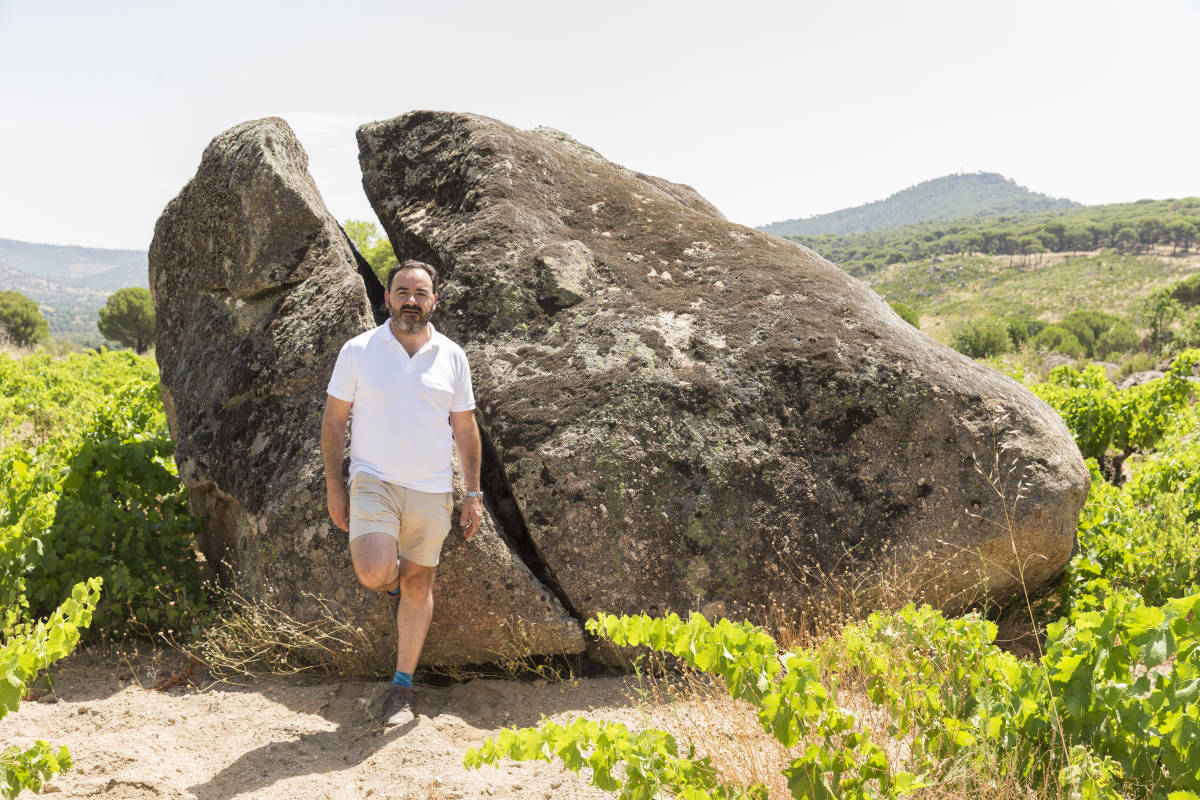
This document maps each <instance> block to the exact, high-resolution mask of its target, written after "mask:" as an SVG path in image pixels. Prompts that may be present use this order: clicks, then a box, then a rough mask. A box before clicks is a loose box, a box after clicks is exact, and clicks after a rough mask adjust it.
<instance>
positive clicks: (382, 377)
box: [328, 322, 475, 492]
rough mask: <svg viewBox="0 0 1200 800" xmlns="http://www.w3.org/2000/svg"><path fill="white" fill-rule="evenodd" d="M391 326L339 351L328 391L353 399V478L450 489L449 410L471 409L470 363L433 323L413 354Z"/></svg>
mask: <svg viewBox="0 0 1200 800" xmlns="http://www.w3.org/2000/svg"><path fill="white" fill-rule="evenodd" d="M388 325H389V323H388V322H385V323H383V324H382V325H380V326H379V327H378V328H375V329H374V330H369V331H367V332H366V333H361V334H359V335H358V336H355V337H354V338H353V339H351V340H350V341H348V342H346V344H344V345H343V346H342V351H341V352H340V353H338V358H337V364H336V365H334V368H333V377H332V378H330V380H329V388H328V392H329V394H331V395H333V396H334V397H336V398H338V399H339V400H346V401H348V402H351V403H353V404H354V408H353V410H352V412H351V413H352V421H351V423H350V478H351V479H353V478H354V476H355V475H356V474H357V473H359V472H366V473H369V474H371V475H374V476H375V477H376V478H378V479H379V480H381V481H385V482H386V483H391V484H395V485H397V486H404V487H406V488H408V489H416V490H417V491H419V492H449V491H451V490H452V489H453V488H454V487H453V476H452V474H451V471H450V448H451V447H452V446H453V437H452V436H451V431H450V412H451V411H471V410H472V409H474V408H475V395H474V393H473V392H472V391H471V367H470V365H469V364H467V355H466V353H464V352H463V350H462V348H461V347H459V346H458V345H456V344H455V343H454V342H452V341H450V340H449V339H447V338H446V337H445V336H443V335H442V334H440V333H438V332H437V331H436V330H434V329H433V325H430V326H429V332H430V337H429V341H428V342H427V343H426V344H425V346H424V347H422V348H421V349H420V350H418V351H417V352H416V353H415V354H414V355H413V356H412V357H411V358H410V357H409V355H408V352H407V351H406V350H405V349H404V346H403V345H402V344H400V342H398V341H396V337H395V336H393V335H392V331H391V329H390V328H389V327H388Z"/></svg>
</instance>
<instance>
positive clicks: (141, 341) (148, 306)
mask: <svg viewBox="0 0 1200 800" xmlns="http://www.w3.org/2000/svg"><path fill="white" fill-rule="evenodd" d="M154 326H155V320H154V301H153V300H151V299H150V290H149V289H143V288H142V287H140V286H133V287H130V288H127V289H118V290H117V291H115V292H113V293H112V294H111V295H109V297H108V302H107V303H106V304H105V306H104V308H102V309H100V321H99V323H98V324H97V327H98V328H100V334H101V335H102V336H104V337H105V338H106V339H112V340H113V341H114V342H120V343H121V344H123V345H125V346H126V347H132V348H133V349H134V350H136V351H137V352H138V353H144V352H146V350H147V348H149V347H150V343H151V342H153V341H154Z"/></svg>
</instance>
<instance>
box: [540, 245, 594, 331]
mask: <svg viewBox="0 0 1200 800" xmlns="http://www.w3.org/2000/svg"><path fill="white" fill-rule="evenodd" d="M533 263H534V265H535V266H536V267H537V269H538V273H539V274H540V276H541V279H542V290H541V292H540V293H539V295H538V303H539V304H540V305H541V306H542V307H543V308H545V309H546V310H548V311H550V312H551V313H553V312H554V311H558V310H560V309H563V308H569V307H571V306H573V305H575V304H577V303H579V302H580V301H582V300H583V299H584V298H585V297H587V296H588V294H589V292H588V288H587V287H588V284H589V283H590V280H589V277H590V275H591V272H592V270H593V269H594V268H595V264H596V260H595V257H594V256H593V255H592V251H591V250H590V249H589V248H588V246H587V245H585V244H584V243H583V242H580V241H576V240H574V239H572V240H571V241H568V242H554V243H552V244H548V245H544V246H542V247H541V248H539V249H538V250H537V252H535V253H534V255H533Z"/></svg>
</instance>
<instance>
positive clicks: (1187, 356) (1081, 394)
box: [1033, 350, 1200, 459]
mask: <svg viewBox="0 0 1200 800" xmlns="http://www.w3.org/2000/svg"><path fill="white" fill-rule="evenodd" d="M1197 361H1200V351H1198V350H1188V351H1185V352H1184V353H1182V354H1180V356H1179V357H1178V358H1177V359H1176V360H1175V362H1174V363H1173V364H1172V365H1171V369H1170V370H1169V371H1168V372H1167V374H1166V375H1165V376H1163V377H1162V378H1159V379H1157V380H1153V381H1149V382H1148V383H1144V384H1141V385H1140V386H1131V387H1130V388H1128V389H1125V390H1124V391H1121V390H1119V389H1117V387H1116V386H1114V385H1113V383H1112V382H1111V381H1109V380H1108V378H1107V377H1106V376H1105V374H1104V370H1103V368H1101V367H1099V366H1096V365H1094V364H1090V365H1088V366H1086V367H1084V368H1083V369H1076V368H1075V367H1072V366H1062V367H1057V368H1056V369H1054V370H1052V371H1051V372H1050V376H1049V378H1048V379H1047V381H1046V382H1045V383H1042V384H1038V385H1037V386H1034V387H1033V391H1034V393H1035V394H1037V396H1038V397H1040V398H1041V399H1042V400H1044V401H1046V402H1047V403H1049V404H1050V406H1052V407H1053V408H1054V410H1055V411H1057V412H1058V413H1059V415H1061V416H1062V418H1063V421H1064V422H1065V423H1066V424H1067V428H1068V429H1069V430H1070V431H1071V435H1072V436H1074V437H1075V443H1076V444H1077V445H1078V446H1079V450H1080V452H1082V453H1083V456H1084V458H1096V459H1099V458H1101V457H1102V456H1103V455H1104V454H1105V453H1106V452H1108V451H1109V450H1110V449H1111V450H1116V451H1118V452H1122V453H1126V454H1128V453H1131V452H1133V451H1134V450H1138V449H1140V450H1150V449H1152V448H1153V447H1154V446H1155V445H1157V444H1158V442H1159V440H1160V439H1161V438H1162V436H1163V433H1164V431H1165V430H1166V429H1167V427H1168V426H1169V425H1170V424H1171V423H1172V421H1173V419H1174V418H1175V415H1176V414H1177V413H1178V412H1179V411H1180V409H1182V408H1183V407H1184V405H1185V404H1186V403H1187V401H1188V399H1189V398H1190V397H1191V396H1192V391H1193V390H1192V383H1191V381H1189V380H1188V377H1189V376H1190V375H1191V373H1192V367H1193V366H1194V365H1195V364H1196V362H1197Z"/></svg>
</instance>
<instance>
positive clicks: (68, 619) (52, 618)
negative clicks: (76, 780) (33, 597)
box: [0, 578, 102, 800]
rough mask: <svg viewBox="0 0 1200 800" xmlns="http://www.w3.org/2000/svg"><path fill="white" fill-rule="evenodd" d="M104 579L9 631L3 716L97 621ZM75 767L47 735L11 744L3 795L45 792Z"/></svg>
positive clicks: (4, 760) (2, 653)
mask: <svg viewBox="0 0 1200 800" xmlns="http://www.w3.org/2000/svg"><path fill="white" fill-rule="evenodd" d="M101 583H102V581H101V580H100V578H91V579H89V580H88V581H86V582H83V583H79V584H76V585H75V587H74V588H73V589H72V590H71V594H70V596H69V597H68V598H67V599H66V600H64V601H63V602H62V603H61V604H60V605H59V606H58V608H56V609H55V610H54V611H53V613H51V614H50V615H49V617H47V618H46V619H45V620H43V621H40V622H38V623H36V624H33V623H29V622H26V623H22V624H21V625H18V626H13V627H10V628H9V629H8V630H7V631H6V636H5V643H4V648H3V649H2V650H0V718H3V717H5V716H7V715H8V714H9V713H10V712H14V711H16V710H17V709H18V708H19V706H20V704H21V697H22V696H23V695H24V693H25V689H26V687H27V686H29V684H30V683H32V682H33V679H34V678H35V677H37V674H38V673H39V672H41V671H42V670H43V669H45V668H46V667H48V666H49V665H50V664H52V663H53V662H55V661H57V660H58V659H60V658H62V657H64V656H66V655H68V654H69V653H70V652H71V651H72V650H74V649H75V645H76V644H77V643H78V641H79V635H80V632H81V631H82V630H83V629H85V628H87V626H88V625H89V624H90V623H91V620H92V612H93V610H94V609H95V608H96V603H97V602H98V601H99V598H100V585H101ZM70 767H71V754H70V753H68V752H67V748H65V747H60V748H59V749H58V750H54V749H53V748H52V747H51V746H50V743H49V742H46V741H44V740H39V741H37V742H35V743H34V744H33V746H32V747H29V748H27V749H25V750H22V749H21V748H19V747H17V746H15V745H14V746H10V747H7V748H5V749H4V750H2V751H0V774H2V775H3V778H2V779H0V795H3V796H4V798H6V800H9V799H10V798H13V797H16V796H17V795H18V794H19V793H20V792H21V791H23V790H25V789H29V790H31V791H34V792H40V791H41V790H42V786H43V784H44V783H45V782H46V781H47V780H49V779H50V778H51V777H53V776H54V775H56V774H57V773H59V772H61V771H63V770H65V769H70Z"/></svg>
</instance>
